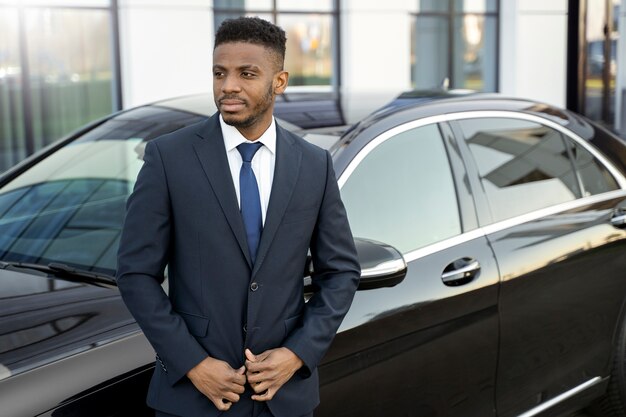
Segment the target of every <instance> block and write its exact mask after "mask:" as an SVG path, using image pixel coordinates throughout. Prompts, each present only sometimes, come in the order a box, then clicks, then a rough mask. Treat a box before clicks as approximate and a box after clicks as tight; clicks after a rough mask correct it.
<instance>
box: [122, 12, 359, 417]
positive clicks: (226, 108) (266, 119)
mask: <svg viewBox="0 0 626 417" xmlns="http://www.w3.org/2000/svg"><path fill="white" fill-rule="evenodd" d="M284 55H285V33H284V31H283V30H282V29H280V28H279V27H277V26H274V25H273V24H270V23H268V22H266V21H264V20H261V19H259V18H238V19H234V20H227V21H226V22H224V23H223V24H222V25H221V26H220V28H219V30H218V32H217V34H216V37H215V47H214V50H213V94H214V98H215V103H216V105H217V107H218V109H219V112H218V113H216V114H215V115H214V116H212V117H211V118H210V119H209V120H208V121H206V122H203V123H200V124H198V125H193V126H189V127H186V128H184V129H180V130H178V131H176V132H174V133H171V134H168V135H165V136H163V137H161V138H158V139H155V140H154V141H151V142H149V143H148V144H147V146H146V150H145V156H144V160H145V163H144V166H143V168H142V170H141V171H140V173H139V175H138V177H137V183H136V185H135V189H134V191H133V193H132V195H131V196H130V198H129V200H128V204H127V215H126V221H125V225H124V230H123V233H122V238H121V242H120V249H119V253H118V271H117V280H118V286H119V289H120V292H121V294H122V296H123V298H124V301H125V302H126V305H127V306H128V308H129V310H130V311H131V312H132V314H133V315H134V317H135V318H136V320H137V322H138V323H139V325H140V326H141V328H142V329H143V331H144V333H145V335H146V337H147V338H148V340H149V341H150V343H151V344H152V346H153V347H154V349H155V351H156V352H157V366H156V369H155V372H154V375H153V378H152V381H151V384H150V388H149V391H148V404H149V405H150V406H151V407H153V408H155V409H156V410H157V416H159V415H161V416H167V415H172V414H173V415H180V416H217V415H224V416H237V417H238V416H242V417H243V416H245V417H257V416H263V417H266V416H275V417H300V416H310V415H312V412H313V409H314V408H315V407H316V406H317V404H318V403H319V382H318V376H317V365H318V363H319V362H320V360H321V358H322V356H323V355H324V353H325V352H326V350H327V348H328V347H329V345H330V343H331V341H332V339H333V337H334V335H335V333H336V331H337V328H338V327H339V324H340V322H341V320H342V319H343V317H344V315H345V314H346V312H347V311H348V308H349V306H350V303H351V302H352V298H353V296H354V292H355V290H356V287H357V285H358V279H359V275H360V270H359V265H358V262H357V257H356V251H355V248H354V242H353V239H352V235H351V233H350V229H349V226H348V221H347V218H346V213H345V210H344V207H343V204H342V202H341V199H340V196H339V190H338V187H337V182H336V178H335V174H334V172H333V168H332V160H331V158H330V155H329V154H328V152H326V151H323V150H322V149H319V148H317V147H315V146H313V145H311V144H308V143H307V142H305V141H304V140H302V139H301V138H299V137H297V136H295V135H293V134H291V133H290V132H288V131H286V130H284V129H282V128H281V127H280V126H278V125H277V124H276V123H275V121H274V118H273V116H272V112H273V108H274V101H275V97H276V95H278V94H282V93H283V92H284V91H285V88H286V87H287V82H288V73H287V72H285V71H284V70H283V62H284ZM309 250H310V253H311V257H312V261H313V265H314V269H315V273H314V275H313V277H312V281H313V286H314V288H315V289H316V292H315V295H314V296H313V297H312V298H311V299H310V300H309V301H308V303H305V302H304V300H303V296H302V295H303V271H304V269H305V264H306V258H307V252H308V251H309ZM166 265H167V266H168V271H169V278H168V279H169V281H168V283H169V296H168V295H166V294H165V292H164V291H163V290H162V288H161V286H160V284H161V283H162V282H163V279H164V275H163V274H164V268H165V267H166Z"/></svg>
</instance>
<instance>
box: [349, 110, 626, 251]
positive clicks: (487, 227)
mask: <svg viewBox="0 0 626 417" xmlns="http://www.w3.org/2000/svg"><path fill="white" fill-rule="evenodd" d="M485 117H497V118H506V119H511V118H513V119H518V120H527V121H532V122H536V123H539V124H543V125H546V126H548V127H551V128H553V129H555V130H557V131H559V132H560V133H561V134H562V135H564V136H567V137H569V138H571V139H572V140H574V141H575V142H576V143H579V144H580V145H581V146H582V147H583V148H585V149H587V150H588V151H589V152H591V154H592V155H593V156H594V157H596V158H597V159H598V160H599V161H600V162H601V163H602V165H603V166H604V167H605V168H606V169H607V170H608V171H609V172H610V173H611V175H613V177H614V178H615V181H616V182H617V184H618V186H619V187H620V188H619V189H617V190H613V191H608V192H604V193H600V194H595V195H591V196H582V197H580V198H576V199H574V200H571V201H566V202H563V203H558V204H554V205H550V206H548V207H543V208H540V209H537V210H533V211H530V212H528V213H524V214H520V215H517V216H514V217H511V218H509V219H505V220H500V221H496V222H492V223H489V224H481V225H479V227H478V228H476V229H472V230H469V231H466V232H465V231H464V232H461V233H460V234H458V235H456V236H453V237H450V238H447V239H444V240H441V241H439V242H435V243H432V244H430V245H426V246H423V247H421V248H418V249H414V250H412V251H409V252H406V253H403V254H402V256H403V257H404V259H405V261H406V262H407V263H409V262H412V261H415V260H417V259H420V258H423V257H425V256H428V255H431V254H434V253H437V252H440V251H442V250H444V249H447V248H450V247H452V246H455V245H459V244H462V243H465V242H468V241H470V240H473V239H477V238H480V237H485V236H487V235H490V234H493V233H495V232H498V231H501V230H504V229H508V228H510V227H513V226H517V225H520V224H523V223H527V222H531V221H534V220H537V219H539V218H541V217H544V216H550V215H553V214H556V213H560V212H563V211H568V210H572V209H575V208H578V207H583V206H586V205H591V204H597V203H600V202H602V201H607V200H612V199H617V198H621V197H626V179H625V178H624V177H623V176H622V175H621V173H620V172H619V171H618V170H617V168H615V166H614V165H613V164H612V163H611V162H610V161H609V160H608V159H606V158H605V157H604V156H603V155H602V154H601V153H600V151H598V150H596V149H595V147H593V146H592V145H591V144H590V143H588V142H587V141H586V140H584V139H583V138H581V137H580V136H578V135H577V134H576V133H575V132H572V131H570V130H569V129H567V128H566V127H564V126H561V125H560V124H558V123H556V122H554V121H551V120H549V119H546V118H543V117H540V116H537V115H534V114H528V113H519V112H514V111H507V110H477V111H467V112H454V113H448V114H441V115H436V116H428V117H424V118H420V119H417V120H411V121H409V122H405V123H402V124H400V125H397V126H394V127H392V128H390V129H387V130H386V131H384V132H382V133H380V134H379V135H377V136H376V137H375V138H373V139H372V140H370V141H369V142H368V143H367V144H366V145H365V146H363V148H362V149H361V150H360V151H359V152H358V153H357V154H356V155H355V156H354V157H353V158H352V160H350V162H348V164H347V165H346V168H345V169H344V170H343V172H342V173H341V175H340V176H339V178H338V179H337V183H338V186H339V189H340V190H341V189H342V188H343V186H344V185H345V183H346V181H347V180H348V179H349V178H350V176H351V175H352V173H353V172H354V171H355V170H356V168H357V167H358V166H359V164H360V163H361V162H362V161H363V160H364V159H365V158H366V157H367V156H368V155H369V154H370V153H371V152H372V151H373V150H374V149H376V148H377V147H378V146H379V145H380V144H382V143H384V142H386V141H387V140H388V139H391V138H392V137H394V136H396V135H397V134H399V133H402V132H405V131H407V130H410V129H415V128H418V127H422V126H425V125H428V124H433V123H435V124H440V123H444V122H448V123H454V122H455V121H457V120H462V119H479V118H485ZM452 131H453V133H454V134H455V138H456V140H457V141H460V140H464V138H462V137H459V136H458V134H457V133H456V131H455V130H454V129H453V130H452ZM444 145H445V144H444ZM468 174H469V173H468ZM453 181H454V178H453ZM458 198H459V196H458V195H457V199H458ZM474 198H475V197H474Z"/></svg>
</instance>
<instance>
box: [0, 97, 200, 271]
mask: <svg viewBox="0 0 626 417" xmlns="http://www.w3.org/2000/svg"><path fill="white" fill-rule="evenodd" d="M205 119H206V117H205V116H200V115H197V114H191V113H188V112H182V111H176V110H172V109H164V108H156V107H141V108H138V109H135V110H132V111H129V112H126V113H122V114H120V115H118V116H116V117H114V118H112V119H110V120H108V121H106V122H105V123H103V124H101V125H99V126H98V127H96V128H94V129H92V130H90V131H88V132H87V133H85V134H84V135H82V136H81V137H79V138H77V139H76V140H74V141H73V142H71V143H70V144H68V145H66V146H64V147H62V148H61V149H59V150H57V151H56V152H54V153H53V154H51V155H50V156H48V157H46V158H44V159H43V160H41V161H40V162H38V163H37V164H35V165H34V166H32V167H31V168H29V169H28V170H26V171H25V172H23V173H22V174H20V175H19V176H17V177H16V178H14V179H13V180H11V181H10V182H8V183H6V184H4V185H3V186H2V187H0V260H3V261H14V262H28V263H37V264H48V263H50V262H60V263H64V264H67V265H72V266H75V267H77V268H81V269H86V270H89V271H94V272H99V273H105V274H109V275H114V274H115V268H116V262H117V261H116V254H117V247H118V242H119V238H120V233H121V229H122V223H123V221H124V214H125V205H126V199H127V198H128V195H129V194H130V192H131V191H132V189H133V186H134V182H135V178H136V176H137V173H138V172H139V169H140V168H141V165H142V164H143V161H142V158H143V151H144V148H145V143H146V141H148V140H151V139H153V138H155V137H157V136H160V135H163V134H165V133H168V132H171V131H174V130H177V129H179V128H181V127H184V126H187V125H190V124H192V123H196V122H199V121H202V120H205Z"/></svg>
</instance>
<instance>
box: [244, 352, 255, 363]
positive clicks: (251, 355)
mask: <svg viewBox="0 0 626 417" xmlns="http://www.w3.org/2000/svg"><path fill="white" fill-rule="evenodd" d="M245 354H246V359H247V360H249V361H250V362H256V361H257V358H256V355H255V354H254V353H252V351H251V350H250V349H246V350H245Z"/></svg>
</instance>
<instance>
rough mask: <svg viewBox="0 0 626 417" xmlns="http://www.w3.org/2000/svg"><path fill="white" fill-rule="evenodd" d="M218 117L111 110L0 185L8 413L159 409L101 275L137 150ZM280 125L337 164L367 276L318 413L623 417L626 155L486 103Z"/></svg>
mask: <svg viewBox="0 0 626 417" xmlns="http://www.w3.org/2000/svg"><path fill="white" fill-rule="evenodd" d="M211 103H212V100H211V98H210V97H208V96H195V97H187V98H182V99H173V100H167V101H162V102H158V103H154V104H152V105H147V106H142V107H138V108H135V109H131V110H128V111H124V112H120V113H117V114H114V115H112V116H111V117H109V118H106V119H104V120H101V121H98V122H96V123H94V124H92V125H90V126H88V127H86V128H85V129H83V130H81V131H79V132H77V133H76V134H74V135H72V136H71V137H69V138H67V139H64V140H61V141H60V142H58V143H56V144H54V145H53V146H51V147H49V148H47V149H45V150H43V151H42V152H40V153H39V154H37V155H35V156H33V157H31V158H29V159H28V160H26V161H24V162H23V163H21V164H19V165H18V166H16V167H14V168H13V169H11V170H10V171H8V172H6V173H5V174H4V175H3V176H2V177H1V178H0V261H1V263H0V300H1V301H0V414H1V415H3V416H5V415H6V416H10V417H17V416H35V415H36V416H55V417H58V416H94V417H95V416H121V415H129V416H142V415H150V410H148V409H146V407H145V405H144V404H145V402H144V399H145V393H146V389H147V383H148V381H149V378H150V375H151V371H152V368H153V366H154V352H153V351H152V349H151V348H150V346H149V345H148V343H147V342H146V340H145V338H144V337H143V335H142V334H141V332H140V330H139V329H138V327H137V325H136V323H135V322H134V320H133V319H132V317H131V316H130V315H129V313H128V312H127V310H126V309H125V307H124V305H123V303H122V301H121V299H120V296H119V293H118V292H117V290H116V288H115V283H114V281H113V280H112V279H111V277H112V276H113V275H114V273H115V254H116V250H117V245H118V239H119V235H120V231H121V227H122V222H123V218H124V205H125V201H126V198H127V196H128V194H129V193H130V192H131V190H132V187H133V183H134V179H135V176H136V174H137V172H138V170H139V168H140V167H141V164H142V161H141V157H142V155H143V149H144V146H145V143H146V142H147V141H149V140H151V139H153V138H154V137H157V136H159V135H161V134H164V133H167V132H171V131H173V130H175V129H178V128H181V127H183V126H187V125H189V124H192V123H196V122H201V121H203V120H205V119H206V118H207V117H208V116H209V115H210V114H211V113H212V112H213V111H214V107H213V106H212V104H211ZM299 117H302V114H300V113H299ZM338 120H339V119H338ZM279 123H282V124H283V125H288V126H289V128H290V129H292V130H294V131H296V132H297V133H299V134H301V135H304V136H305V138H306V139H308V140H310V141H311V142H313V143H316V144H318V145H320V146H322V147H325V148H327V149H328V150H329V151H330V152H331V154H332V155H333V160H334V164H335V171H336V174H337V177H338V181H339V185H340V187H341V192H342V197H343V200H344V203H345V205H346V208H347V211H348V217H349V220H350V223H351V226H352V230H353V233H354V235H355V237H356V242H357V245H358V250H359V257H360V260H361V263H362V266H363V276H362V281H361V286H360V288H359V291H358V292H357V294H356V297H355V299H354V303H353V305H352V307H351V309H350V311H349V313H348V315H347V316H346V318H345V320H344V322H343V324H342V326H341V328H340V330H339V332H338V334H337V337H336V339H335V341H334V343H333V345H332V347H331V349H330V351H329V352H328V354H327V355H326V357H325V358H324V360H323V363H322V364H321V365H320V381H321V382H320V383H321V405H320V406H319V408H318V409H317V410H316V413H315V415H316V417H327V416H328V417H330V416H333V417H338V416H344V417H348V416H355V417H356V416H381V415H387V416H463V417H466V416H481V417H482V416H500V417H509V416H523V417H530V416H536V415H542V416H545V415H553V416H557V415H571V413H572V412H574V411H575V410H578V409H580V408H582V407H584V406H586V405H588V404H592V407H593V408H596V409H598V410H601V411H600V412H599V414H598V415H602V416H609V415H624V404H626V402H625V401H624V400H625V396H626V317H625V312H624V300H625V299H626V256H625V255H626V231H625V230H624V228H625V227H626V144H625V143H623V142H622V141H621V140H620V139H618V138H617V137H616V136H614V135H612V134H611V133H610V132H607V131H606V130H604V129H602V128H601V127H598V126H596V125H595V124H593V123H592V122H590V121H588V120H586V119H585V118H583V117H581V116H578V115H576V114H573V113H571V112H569V111H565V110H562V109H558V108H554V107H551V106H548V105H544V104H540V103H536V102H532V101H526V100H519V99H509V98H503V97H500V96H498V95H483V94H470V95H454V94H440V93H437V94H428V95H423V94H416V93H409V94H405V95H402V96H400V97H399V98H398V99H396V100H394V101H393V102H392V103H390V104H389V105H387V106H385V107H383V108H381V109H380V110H378V111H376V112H374V113H373V114H371V115H370V116H368V117H366V118H365V119H363V120H362V121H360V122H359V123H357V124H356V125H353V126H351V127H344V126H335V127H333V126H330V127H324V128H319V129H312V130H303V129H300V128H298V127H297V126H294V125H291V124H289V123H286V122H281V121H279ZM337 123H340V120H339V121H337V122H336V124H337ZM303 275H306V274H303ZM303 289H304V293H305V294H304V296H305V297H308V296H310V294H308V292H310V291H311V287H309V286H307V279H306V277H303Z"/></svg>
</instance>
